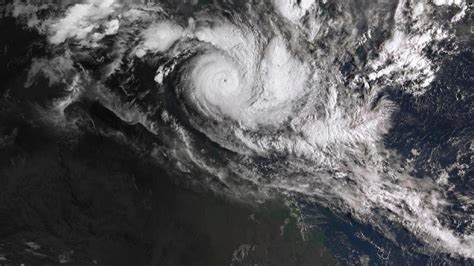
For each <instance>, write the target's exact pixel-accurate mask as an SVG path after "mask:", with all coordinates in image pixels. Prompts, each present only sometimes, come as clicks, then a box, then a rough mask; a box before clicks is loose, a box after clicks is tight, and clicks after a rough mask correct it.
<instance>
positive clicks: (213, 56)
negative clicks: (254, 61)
mask: <svg viewBox="0 0 474 266" xmlns="http://www.w3.org/2000/svg"><path fill="white" fill-rule="evenodd" d="M190 68H191V69H190V72H189V76H187V78H188V84H186V86H187V90H188V92H187V95H188V100H189V101H190V102H191V103H192V104H193V105H194V107H195V108H196V109H197V111H199V112H201V113H202V114H204V115H206V116H208V117H212V118H215V119H217V120H219V119H220V118H221V117H223V116H224V117H230V118H233V119H237V118H238V113H239V112H240V111H241V110H242V109H244V108H245V104H246V102H248V99H249V97H251V95H250V94H251V93H250V91H249V90H248V88H247V87H246V86H242V75H241V70H240V68H239V66H238V64H237V63H236V62H235V61H234V60H233V59H232V58H231V57H229V56H227V55H225V54H224V53H222V52H217V51H216V52H212V53H207V54H203V55H199V56H197V57H196V58H195V59H194V60H193V62H192V63H191V64H190Z"/></svg>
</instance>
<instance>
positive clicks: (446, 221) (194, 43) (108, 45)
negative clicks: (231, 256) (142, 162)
mask: <svg viewBox="0 0 474 266" xmlns="http://www.w3.org/2000/svg"><path fill="white" fill-rule="evenodd" d="M216 2H219V3H215V4H214V5H212V4H205V3H203V4H201V3H200V1H196V3H197V4H196V5H195V6H193V10H194V11H193V12H191V13H187V12H184V11H183V13H182V11H180V10H179V9H176V10H175V9H173V8H171V7H170V6H169V4H164V3H155V4H153V5H137V4H132V3H127V2H126V1H116V2H115V1H112V0H111V1H106V2H103V3H102V2H100V3H99V2H97V1H95V0H89V1H86V2H84V3H79V4H75V5H72V6H71V7H69V8H67V9H66V11H61V12H60V11H58V13H57V14H56V15H54V16H52V17H51V18H49V19H47V20H43V21H40V20H39V19H38V18H37V14H36V11H38V10H40V9H37V10H36V11H35V10H34V9H32V8H31V7H29V6H26V5H25V4H22V3H17V4H16V6H15V9H14V15H15V16H17V17H19V18H22V19H23V20H25V21H27V27H30V28H32V29H34V30H36V31H38V32H39V34H42V35H44V36H46V38H47V42H48V44H49V45H50V48H49V49H50V51H49V53H50V54H52V55H54V56H55V57H56V58H53V59H51V57H50V58H42V59H36V60H35V61H34V64H33V65H32V66H31V68H30V70H29V72H28V77H29V82H28V84H27V85H28V86H31V84H33V82H32V81H31V80H33V78H34V77H35V76H37V75H43V76H44V77H46V78H48V79H49V81H50V83H60V82H65V85H64V86H66V88H67V89H66V91H67V93H68V95H69V96H68V97H66V98H57V99H54V100H53V101H51V103H50V105H49V109H48V110H47V111H45V112H44V113H43V115H44V116H46V117H55V118H56V119H50V120H51V121H52V122H51V123H55V125H58V124H61V125H62V127H70V128H75V127H76V126H75V124H74V122H71V121H72V119H71V118H68V117H67V115H66V114H64V110H65V109H66V108H67V106H68V105H70V104H72V103H74V102H80V101H88V100H89V101H91V100H93V101H99V102H100V103H101V104H102V105H103V106H105V107H106V108H108V109H109V110H111V111H112V112H113V113H114V114H115V115H117V116H118V117H119V118H120V119H121V120H123V121H125V122H126V123H129V124H140V125H142V126H143V127H144V128H146V129H147V131H148V132H150V133H151V134H153V135H154V136H157V138H159V139H160V141H161V142H162V143H161V142H160V143H161V144H159V145H158V144H154V145H149V146H150V147H151V148H150V147H147V145H144V144H141V143H139V142H138V141H136V140H135V139H133V138H131V139H127V138H125V140H124V141H125V142H127V143H129V144H130V145H132V146H133V147H139V148H137V149H138V150H140V151H143V150H145V151H144V153H145V154H147V156H150V157H152V158H154V160H155V161H156V163H158V164H169V163H170V162H171V164H172V170H171V171H173V173H179V175H182V176H183V177H182V178H183V179H185V180H188V179H191V181H190V182H192V183H199V184H200V185H201V186H204V187H206V188H209V189H211V190H213V191H215V192H216V193H222V194H224V195H225V196H227V197H229V198H234V199H239V200H242V201H246V202H248V203H250V204H257V203H258V202H260V201H262V200H265V199H267V198H272V197H286V198H288V199H291V200H289V201H291V202H294V201H295V199H298V200H297V201H299V200H301V202H305V203H308V202H309V203H311V204H316V205H317V206H320V207H323V208H327V209H329V210H330V211H331V212H332V213H334V214H335V215H350V217H351V219H354V220H355V221H356V222H357V223H361V224H365V223H370V226H371V228H372V229H371V230H373V231H375V232H377V233H379V234H381V235H382V236H383V237H385V238H386V239H388V240H389V241H391V243H393V244H391V245H393V249H394V250H396V249H398V250H402V251H399V252H400V253H397V254H402V253H403V252H405V251H406V252H407V253H410V254H413V257H414V258H418V257H417V256H418V254H423V255H428V256H431V255H437V256H438V255H439V256H452V257H454V258H459V259H461V260H464V259H465V260H472V259H473V258H474V252H473V250H474V235H473V233H472V229H473V224H472V217H473V212H472V211H473V209H472V201H473V198H472V193H470V192H469V191H466V190H463V189H461V188H459V186H457V185H455V184H454V179H455V177H454V174H451V176H452V177H451V179H450V178H448V177H447V175H448V174H447V173H448V172H450V171H454V170H453V169H455V168H456V169H457V170H456V171H457V172H456V173H460V172H461V171H464V172H468V171H467V170H465V169H466V168H467V167H468V166H461V165H466V164H465V163H462V162H461V161H462V160H466V158H468V157H469V154H471V153H472V140H469V138H468V137H466V136H465V135H462V134H464V133H462V134H461V133H459V134H461V135H459V136H458V137H456V139H455V141H457V143H463V144H462V145H461V144H459V146H456V147H457V148H456V149H455V150H456V152H455V153H456V158H457V160H458V161H456V162H454V161H453V162H452V163H451V164H450V165H449V166H443V167H442V165H443V163H442V161H443V159H442V158H441V157H442V156H441V155H439V156H440V157H436V156H438V155H436V156H435V155H433V154H436V152H438V151H439V149H440V148H439V147H438V148H436V147H434V148H432V149H433V153H432V154H429V155H420V154H422V153H423V152H422V151H421V152H420V150H421V149H422V147H420V146H417V144H416V145H415V144H413V145H414V146H413V147H411V148H409V149H408V148H405V149H402V148H400V149H398V148H397V147H402V146H403V147H405V146H404V145H408V144H407V143H408V142H409V143H412V142H411V140H410V137H412V136H413V135H414V134H416V133H413V134H411V133H410V132H412V131H409V133H406V135H402V134H401V133H400V135H397V134H399V133H397V132H398V130H400V131H401V128H402V125H405V124H409V125H410V126H411V128H416V127H417V125H414V123H415V122H413V123H410V121H415V120H416V119H415V118H413V117H411V116H409V115H408V111H406V110H409V111H410V112H411V111H413V109H416V110H418V109H417V107H408V108H407V107H406V105H409V104H408V103H407V102H404V101H408V102H410V103H412V104H414V103H418V102H423V103H426V105H428V104H430V103H429V102H430V100H423V99H427V98H429V97H434V96H430V95H434V94H435V92H436V91H437V90H438V87H436V86H438V85H436V84H438V83H436V82H437V81H438V80H440V79H441V78H440V76H438V73H440V71H441V70H440V69H443V67H442V66H441V67H440V66H439V65H440V64H442V63H443V62H446V60H448V59H447V58H449V57H455V56H456V55H458V54H460V53H461V52H462V51H463V49H465V47H464V46H463V45H465V44H464V43H463V42H464V40H463V41H460V38H461V37H459V36H460V35H459V33H458V30H459V29H458V28H456V27H457V26H456V25H459V24H461V23H462V22H463V21H464V20H465V18H464V16H465V14H466V10H468V7H467V4H466V3H465V2H464V1H434V2H433V1H410V0H400V1H376V2H371V1H362V2H363V3H362V4H361V6H358V5H357V1H356V2H353V1H264V3H260V2H258V1H243V2H245V3H244V4H242V3H240V1H235V3H233V1H216ZM220 2H222V3H220ZM230 2H232V3H230ZM262 13H265V14H266V15H264V16H263V15H261V14H262ZM61 24H62V25H67V27H59V25H61ZM458 39H459V41H458ZM88 51H99V52H98V54H100V55H101V57H100V60H102V61H101V63H100V64H98V65H94V64H93V63H90V61H94V60H96V61H95V62H97V61H98V58H99V56H97V58H96V55H88V54H87V53H88ZM91 56H94V60H92V59H91V58H89V57H91ZM58 58H61V59H58ZM64 62H67V64H66V63H64ZM73 62H74V63H73ZM64 66H67V69H65V68H64ZM137 69H139V70H137ZM150 73H151V74H150ZM58 75H64V77H66V76H73V77H74V78H62V79H58V78H57V76H58ZM30 79H31V80H30ZM144 84H146V85H144ZM462 93H463V92H458V94H459V95H460V94H462ZM407 99H410V100H407ZM430 99H431V98H430ZM430 108H431V107H430ZM432 108H433V110H437V108H436V107H432ZM430 110H431V109H430ZM405 111H406V112H407V114H405V113H403V112H405ZM426 116H428V114H427V115H426ZM58 117H60V118H58ZM410 119H411V120H410ZM58 121H60V122H58ZM407 121H408V122H407ZM418 126H420V125H418ZM58 127H59V126H58ZM404 130H407V131H408V129H406V128H404ZM410 130H413V132H416V130H415V129H410ZM420 130H421V129H420ZM453 132H454V131H453ZM456 132H466V131H464V130H459V131H456ZM420 134H421V133H420ZM423 134H425V133H423ZM434 134H435V133H433V135H434ZM427 135H428V133H426V134H425V135H423V137H420V139H422V140H423V141H425V140H426V139H430V136H427ZM452 135H453V136H454V135H455V133H452ZM456 136H457V135H456ZM413 138H414V139H415V137H413ZM453 138H455V137H453ZM469 141H471V142H470V143H471V144H470V146H469V145H468V144H466V143H468V142H469ZM428 144H429V143H428ZM428 144H426V145H427V146H429V145H428ZM397 145H398V146H397ZM433 145H434V144H433ZM452 146H455V144H452ZM141 147H143V148H141ZM406 147H408V146H406ZM407 150H408V151H407ZM431 163H433V164H432V167H431V166H430V167H431V168H429V169H428V170H427V169H424V170H423V171H421V170H420V171H418V170H417V167H419V165H420V164H421V165H430V164H431ZM458 170H459V171H458ZM448 176H449V175H448ZM459 178H461V179H462V178H463V176H461V177H459ZM461 179H459V180H461ZM462 180H464V179H462ZM471 181H472V180H471ZM257 205H258V204H257ZM454 206H457V207H454ZM453 221H454V222H453ZM349 223H350V222H349ZM400 228H402V229H403V230H406V232H407V233H406V235H407V237H406V238H409V239H415V240H414V241H415V242H416V243H417V244H409V245H407V244H406V243H405V242H403V240H401V239H402V237H397V236H396V235H397V232H399V230H400ZM400 231H401V230H400ZM361 232H362V229H361V230H360V232H358V234H357V235H358V239H359V240H362V241H366V242H367V243H370V244H371V245H372V246H374V249H375V250H377V251H376V252H375V253H377V252H378V253H384V252H385V251H384V252H382V251H381V250H382V248H381V245H378V244H377V243H375V242H374V241H375V240H370V239H369V237H367V236H366V234H363V233H361ZM359 240H358V241H359ZM388 253H390V252H388ZM384 254H385V253H384ZM394 254H395V251H394ZM359 255H361V254H359ZM361 256H362V255H361ZM392 256H394V255H392ZM382 257H383V256H382Z"/></svg>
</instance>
